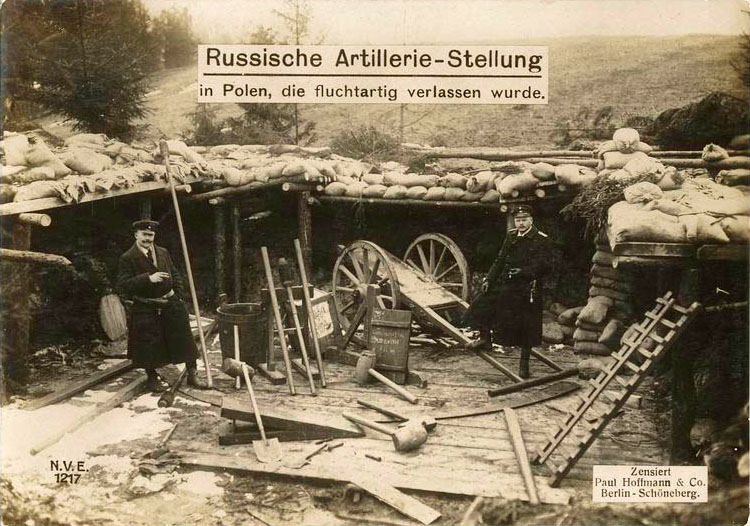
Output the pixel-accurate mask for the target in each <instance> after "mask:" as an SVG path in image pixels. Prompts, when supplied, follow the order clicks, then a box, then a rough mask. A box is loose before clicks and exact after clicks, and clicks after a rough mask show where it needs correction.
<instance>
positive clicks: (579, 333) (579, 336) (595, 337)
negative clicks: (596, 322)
mask: <svg viewBox="0 0 750 526" xmlns="http://www.w3.org/2000/svg"><path fill="white" fill-rule="evenodd" d="M599 336H600V333H598V332H596V331H587V330H586V329H581V328H580V327H578V328H576V330H575V332H574V333H573V339H574V340H575V341H577V342H578V341H584V342H596V341H599Z"/></svg>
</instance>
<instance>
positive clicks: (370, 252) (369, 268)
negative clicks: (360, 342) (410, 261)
mask: <svg viewBox="0 0 750 526" xmlns="http://www.w3.org/2000/svg"><path fill="white" fill-rule="evenodd" d="M368 285H376V286H377V287H378V288H377V292H376V295H375V300H376V302H377V304H378V305H379V306H380V307H381V308H384V309H395V308H398V302H399V290H398V281H397V280H396V274H395V273H394V272H393V269H392V268H391V264H390V262H389V260H388V255H387V254H386V253H385V252H384V251H383V249H382V248H380V247H379V246H377V245H376V244H375V243H371V242H370V241H362V240H360V241H355V242H354V243H352V244H351V245H349V246H348V247H346V248H345V249H344V251H343V252H342V253H341V255H340V256H339V257H338V259H337V260H336V264H335V265H334V266H333V299H334V303H335V304H336V310H337V311H338V313H339V320H340V321H341V325H342V327H343V329H344V330H346V329H348V328H349V325H350V324H351V321H352V319H353V318H354V315H355V314H356V313H357V309H359V307H360V305H361V304H362V302H363V301H364V300H365V297H366V296H367V286H368Z"/></svg>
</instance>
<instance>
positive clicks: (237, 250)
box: [232, 202, 242, 303]
mask: <svg viewBox="0 0 750 526" xmlns="http://www.w3.org/2000/svg"><path fill="white" fill-rule="evenodd" d="M232 267H233V268H232V271H233V274H234V279H233V283H234V301H236V302H238V303H239V302H240V301H241V300H240V295H241V294H242V232H240V207H239V205H238V204H237V203H236V202H235V203H232Z"/></svg>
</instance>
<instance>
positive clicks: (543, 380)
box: [487, 367, 578, 397]
mask: <svg viewBox="0 0 750 526" xmlns="http://www.w3.org/2000/svg"><path fill="white" fill-rule="evenodd" d="M577 375H578V368H577V367H573V368H570V369H565V370H563V371H559V372H556V373H552V374H548V375H547V376H540V377H539V378H532V379H531V380H524V381H522V382H517V383H515V384H511V385H506V386H505V387H500V388H498V389H490V390H489V391H487V395H489V396H491V397H493V396H500V395H504V394H510V393H515V392H517V391H523V390H524V389H528V388H529V387H535V386H537V385H544V384H548V383H551V382H556V381H558V380H562V379H564V378H570V377H571V376H577Z"/></svg>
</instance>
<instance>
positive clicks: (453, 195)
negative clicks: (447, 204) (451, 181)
mask: <svg viewBox="0 0 750 526" xmlns="http://www.w3.org/2000/svg"><path fill="white" fill-rule="evenodd" d="M464 194H466V190H462V189H461V188H454V187H449V188H446V189H445V197H444V199H445V200H446V201H461V199H462V198H463V196H464Z"/></svg>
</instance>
